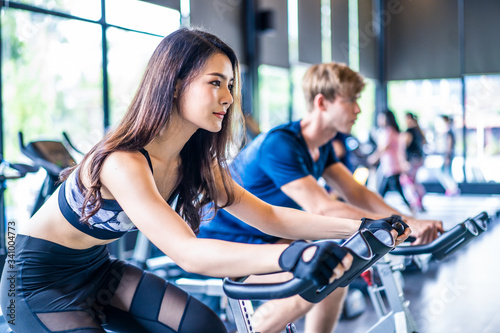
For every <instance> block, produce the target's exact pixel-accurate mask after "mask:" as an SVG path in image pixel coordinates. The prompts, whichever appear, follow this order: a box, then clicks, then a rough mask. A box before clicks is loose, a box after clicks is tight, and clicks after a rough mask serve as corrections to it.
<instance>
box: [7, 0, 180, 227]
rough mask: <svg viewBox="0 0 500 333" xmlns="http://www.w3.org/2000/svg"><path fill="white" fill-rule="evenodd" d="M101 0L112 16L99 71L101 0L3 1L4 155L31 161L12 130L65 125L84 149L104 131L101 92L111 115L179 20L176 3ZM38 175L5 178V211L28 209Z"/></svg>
mask: <svg viewBox="0 0 500 333" xmlns="http://www.w3.org/2000/svg"><path fill="white" fill-rule="evenodd" d="M105 5H106V16H107V18H108V21H107V22H106V23H107V24H112V27H108V28H107V29H106V32H107V42H108V43H107V46H108V50H107V55H108V57H107V58H108V64H107V65H108V66H107V68H108V73H103V43H102V36H103V34H102V29H103V25H102V24H103V23H104V22H102V21H101V0H51V1H46V0H20V1H4V2H1V6H2V7H1V13H2V15H1V18H0V19H1V27H2V29H1V34H2V59H1V66H2V77H1V80H2V96H1V97H2V101H3V104H2V114H3V116H2V122H3V138H2V139H3V143H4V144H3V149H4V156H5V159H6V160H8V161H9V162H21V163H30V162H31V161H29V160H28V159H27V158H26V157H24V156H21V152H20V149H19V143H18V136H17V133H18V131H22V132H23V133H24V136H25V142H29V141H31V140H39V139H51V140H62V132H63V131H65V132H67V133H69V135H70V137H71V139H72V141H73V143H74V144H75V145H76V146H77V147H78V148H79V149H80V150H82V151H87V150H88V149H90V148H91V147H92V146H93V145H94V144H95V143H96V142H97V141H98V140H100V139H101V138H102V137H103V134H104V112H105V105H104V103H103V96H104V94H107V95H108V96H109V104H110V105H109V106H110V115H109V116H110V118H111V122H112V123H116V121H117V120H118V119H119V118H120V117H121V116H122V114H123V112H124V111H125V110H126V108H127V106H128V103H129V102H130V101H131V99H132V97H133V94H134V93H135V89H136V88H137V85H138V84H139V80H140V78H141V76H142V74H143V71H144V68H145V66H146V63H147V61H148V59H149V57H150V56H151V54H152V52H153V50H154V49H155V47H156V45H158V43H159V42H160V40H161V36H164V35H167V34H169V33H170V32H172V31H174V30H175V29H177V28H178V27H179V25H180V14H179V12H178V11H175V10H172V9H168V8H165V7H161V6H157V5H152V4H150V3H147V2H143V1H138V0H119V1H117V0H105ZM65 16H68V17H65ZM104 27H106V26H104ZM131 29H132V30H134V29H135V30H137V31H131ZM103 74H107V75H108V78H109V80H108V82H109V88H108V89H109V91H108V92H104V91H103ZM79 157H80V156H75V159H77V160H78V159H79ZM44 176H45V172H44V171H40V172H38V173H37V174H36V175H28V176H27V178H26V179H22V180H18V181H15V182H9V184H8V186H9V190H8V191H7V192H6V197H5V199H6V201H5V203H6V213H7V218H8V219H12V218H14V219H15V220H18V221H21V220H26V219H27V218H28V217H29V213H30V211H31V206H32V205H33V202H34V198H35V196H36V195H37V194H38V191H39V189H40V187H41V185H42V182H43V178H44ZM13 198H23V200H14V199H13Z"/></svg>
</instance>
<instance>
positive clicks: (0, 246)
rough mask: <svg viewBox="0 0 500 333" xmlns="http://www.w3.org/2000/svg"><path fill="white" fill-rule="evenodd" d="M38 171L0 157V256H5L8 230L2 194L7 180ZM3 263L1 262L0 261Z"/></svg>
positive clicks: (33, 167) (35, 168)
mask: <svg viewBox="0 0 500 333" xmlns="http://www.w3.org/2000/svg"><path fill="white" fill-rule="evenodd" d="M37 171H38V167H37V166H32V165H28V164H20V163H10V162H7V161H5V160H4V159H3V156H1V155H0V218H1V223H0V256H3V255H5V254H6V239H8V233H7V231H8V229H9V227H10V226H8V225H7V223H8V222H7V220H6V217H5V205H4V193H5V190H6V189H7V180H14V179H20V178H23V177H25V176H26V175H27V174H28V173H34V172H37ZM2 262H3V260H2Z"/></svg>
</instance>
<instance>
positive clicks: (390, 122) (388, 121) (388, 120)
mask: <svg viewBox="0 0 500 333" xmlns="http://www.w3.org/2000/svg"><path fill="white" fill-rule="evenodd" d="M382 114H383V115H384V117H385V126H389V127H392V128H393V129H394V130H395V131H396V132H401V130H400V129H399V126H398V122H397V121H396V117H395V116H394V113H393V112H392V111H391V110H384V111H382Z"/></svg>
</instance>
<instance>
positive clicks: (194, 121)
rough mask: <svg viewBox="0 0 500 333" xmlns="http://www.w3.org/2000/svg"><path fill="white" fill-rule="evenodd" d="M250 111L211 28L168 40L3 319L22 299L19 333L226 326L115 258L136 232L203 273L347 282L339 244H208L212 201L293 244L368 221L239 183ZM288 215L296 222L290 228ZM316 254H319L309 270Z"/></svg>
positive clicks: (33, 232) (63, 203)
mask: <svg viewBox="0 0 500 333" xmlns="http://www.w3.org/2000/svg"><path fill="white" fill-rule="evenodd" d="M240 114H241V111H240V109H239V72H238V63H237V59H236V56H235V54H234V52H233V51H232V50H231V49H230V48H229V47H228V46H227V45H225V44H224V43H223V42H222V41H220V40H219V39H218V38H217V37H215V36H213V35H211V34H208V33H206V32H203V31H199V30H189V29H180V30H178V31H176V32H174V33H172V34H171V35H169V36H167V37H165V39H164V40H163V41H162V42H161V43H160V45H159V46H158V47H157V49H156V51H155V52H154V54H153V56H152V58H151V60H150V61H149V64H148V66H147V68H146V71H145V74H144V77H143V79H142V81H141V83H140V86H139V88H138V90H137V93H136V95H135V97H134V99H133V101H132V103H131V105H130V107H129V109H128V111H127V113H126V115H125V116H124V118H123V120H122V121H121V123H120V124H119V125H118V126H117V127H116V129H114V130H112V131H110V132H109V133H108V134H107V135H106V136H105V137H104V138H103V139H102V140H101V141H100V142H99V143H98V144H97V145H96V146H95V147H94V148H93V149H92V150H91V151H90V152H89V153H88V154H87V155H86V156H85V158H84V159H83V161H82V162H81V163H80V164H79V165H77V166H75V167H73V168H72V169H70V170H68V171H67V172H65V174H64V175H63V176H62V179H63V180H64V182H63V183H62V185H61V187H60V188H59V189H58V190H57V191H56V192H55V193H54V195H53V196H52V197H51V198H49V200H48V201H47V202H46V203H45V204H44V206H42V208H41V209H40V210H39V211H38V212H37V213H36V214H35V215H34V216H33V217H32V218H31V220H30V221H29V222H28V223H26V224H25V225H24V226H23V227H24V228H23V229H22V230H20V233H19V234H18V235H17V239H16V254H15V263H14V264H13V266H12V267H11V266H9V265H5V268H4V275H3V277H6V276H7V274H9V276H14V280H15V288H14V289H13V286H12V284H10V282H9V281H7V279H6V278H3V279H2V287H1V290H2V297H1V305H2V310H3V313H8V312H9V310H8V309H9V306H11V305H12V304H13V303H14V304H15V312H16V313H15V316H16V320H15V323H14V322H13V323H12V324H14V325H10V326H11V328H12V329H13V330H14V332H69V331H71V332H104V329H103V326H102V325H103V324H106V323H107V325H106V326H105V327H106V328H109V329H112V330H113V331H118V332H225V331H226V330H225V328H224V325H223V324H222V322H221V321H220V320H219V318H218V317H217V316H216V315H215V314H214V313H213V312H211V311H210V310H209V309H208V308H206V307H205V306H204V305H202V304H201V303H200V302H198V301H197V300H195V299H194V298H191V297H190V296H189V295H187V294H186V293H184V292H183V291H182V290H180V289H178V288H177V287H175V286H173V285H171V284H169V283H167V282H166V281H165V280H163V279H161V278H159V277H157V276H155V275H153V274H151V273H149V272H144V271H143V270H141V269H139V268H136V267H134V266H131V265H128V264H126V263H125V262H123V261H120V260H116V259H111V258H110V256H109V253H108V251H107V248H106V244H108V243H110V242H112V241H114V240H116V239H118V238H119V237H120V236H122V235H123V234H124V233H126V232H127V231H128V230H130V229H131V228H133V227H134V226H135V227H136V228H137V229H139V230H140V231H141V232H142V233H144V234H145V235H146V237H148V238H149V239H150V240H151V241H152V242H153V243H154V244H155V245H156V246H157V247H158V248H159V249H160V250H161V251H163V252H164V253H165V254H167V255H168V256H169V257H171V258H172V259H173V260H174V261H175V262H176V263H177V264H178V265H179V266H181V267H182V268H184V269H185V270H187V271H190V272H194V273H200V274H204V275H212V276H218V277H223V276H244V275H249V274H261V273H270V272H276V271H280V270H288V271H290V272H292V273H293V274H295V275H301V276H311V274H312V275H313V278H312V279H313V280H314V281H315V282H316V283H318V284H319V283H326V282H328V281H329V280H331V279H332V278H338V277H340V276H341V275H342V274H343V272H344V270H346V269H348V268H349V267H350V265H351V262H352V257H351V256H350V255H349V254H347V255H346V253H345V251H344V250H343V249H341V250H340V251H339V248H338V247H335V246H334V245H333V244H330V243H332V242H326V243H328V245H327V246H326V245H325V246H321V245H311V244H308V243H304V242H295V243H292V245H290V246H288V247H287V246H286V245H276V244H271V245H247V244H237V243H229V242H223V241H217V240H208V239H197V238H196V235H195V233H196V231H197V230H198V226H199V223H200V212H201V209H202V207H203V206H205V205H206V204H207V203H210V202H215V203H216V204H217V205H218V206H220V207H226V209H227V210H228V211H229V212H231V213H233V214H235V215H236V216H238V217H239V218H241V219H243V220H245V221H248V223H250V224H252V225H253V226H255V227H257V228H261V229H262V230H264V231H265V232H268V233H270V234H276V235H279V236H280V237H287V238H290V239H297V238H306V239H319V238H345V237H348V236H349V235H351V234H352V233H354V232H355V231H356V230H357V229H358V227H360V224H361V221H358V220H348V219H337V218H326V217H321V216H312V215H310V214H307V213H304V212H300V211H296V210H291V209H285V208H279V207H274V206H270V205H268V204H265V203H264V202H262V201H260V200H258V199H257V198H255V197H254V196H252V195H251V194H249V193H247V192H245V191H244V190H243V189H242V188H241V187H239V186H238V185H237V184H236V183H234V182H233V180H232V179H231V178H230V177H229V176H228V175H229V174H228V171H227V165H226V159H227V156H226V154H227V152H228V151H230V149H229V148H230V145H229V144H230V143H231V139H232V137H233V132H232V131H233V127H234V126H233V125H234V123H235V122H236V121H237V120H238V117H239V115H240ZM173 199H176V202H177V203H176V208H175V210H174V209H172V208H171V207H170V205H169V203H171V202H172V201H173ZM312 219H314V225H315V228H311V223H312V221H311V220H312ZM284 221H287V223H288V224H290V222H292V224H293V227H292V228H282V227H280V224H282V223H284ZM186 222H187V223H186ZM281 230H285V231H283V232H280V231H281ZM405 237H407V235H405ZM306 252H307V253H308V254H310V255H311V256H313V257H314V259H313V260H310V261H309V262H306V260H305V259H303V258H306V257H302V254H303V253H306ZM335 253H336V255H335ZM319 258H328V259H327V260H320V259H319ZM342 258H343V259H342ZM290 263H292V264H290Z"/></svg>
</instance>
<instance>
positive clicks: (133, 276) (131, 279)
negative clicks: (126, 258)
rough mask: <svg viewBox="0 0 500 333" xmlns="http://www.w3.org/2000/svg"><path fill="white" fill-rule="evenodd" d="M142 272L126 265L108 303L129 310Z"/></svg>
mask: <svg viewBox="0 0 500 333" xmlns="http://www.w3.org/2000/svg"><path fill="white" fill-rule="evenodd" d="M143 273H144V272H143V271H142V270H141V269H139V268H137V267H134V266H132V265H127V266H126V267H125V271H124V273H123V276H122V278H121V280H120V284H119V285H118V288H117V289H116V292H115V294H114V296H113V298H112V299H111V302H110V304H111V305H112V306H114V307H116V308H118V309H120V310H123V311H129V310H130V305H131V304H132V300H133V298H134V294H135V291H136V290H137V286H138V285H139V282H140V281H141V278H142V275H143Z"/></svg>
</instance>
